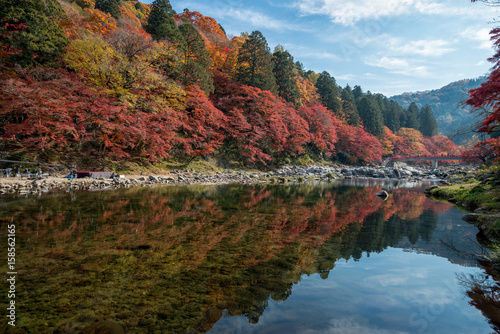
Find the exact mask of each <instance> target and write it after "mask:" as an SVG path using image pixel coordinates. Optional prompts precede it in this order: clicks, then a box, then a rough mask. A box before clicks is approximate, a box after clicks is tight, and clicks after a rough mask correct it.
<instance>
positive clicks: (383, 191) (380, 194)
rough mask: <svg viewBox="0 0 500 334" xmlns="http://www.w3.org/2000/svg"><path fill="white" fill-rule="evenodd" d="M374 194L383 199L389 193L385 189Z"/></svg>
mask: <svg viewBox="0 0 500 334" xmlns="http://www.w3.org/2000/svg"><path fill="white" fill-rule="evenodd" d="M375 196H378V197H380V198H381V199H383V200H384V201H385V200H386V199H387V197H389V193H387V191H385V190H381V191H379V192H378V193H376V194H375Z"/></svg>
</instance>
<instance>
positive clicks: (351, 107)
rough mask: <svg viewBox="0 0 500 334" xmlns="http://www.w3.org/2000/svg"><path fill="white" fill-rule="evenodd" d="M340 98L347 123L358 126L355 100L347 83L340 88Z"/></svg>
mask: <svg viewBox="0 0 500 334" xmlns="http://www.w3.org/2000/svg"><path fill="white" fill-rule="evenodd" d="M340 99H341V100H342V111H343V112H344V115H345V117H346V118H347V124H349V125H353V126H356V127H357V126H359V113H358V108H357V107H356V100H355V98H354V94H353V92H352V90H351V87H350V86H349V85H347V86H345V88H344V89H343V90H342V93H341V94H340Z"/></svg>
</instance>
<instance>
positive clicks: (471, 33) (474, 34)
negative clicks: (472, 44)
mask: <svg viewBox="0 0 500 334" xmlns="http://www.w3.org/2000/svg"><path fill="white" fill-rule="evenodd" d="M460 36H462V37H463V38H465V39H468V40H472V41H476V42H479V43H478V44H477V47H478V48H479V49H484V50H491V48H492V46H493V44H492V42H491V40H490V29H488V28H477V27H469V28H467V29H465V30H464V31H462V32H461V33H460Z"/></svg>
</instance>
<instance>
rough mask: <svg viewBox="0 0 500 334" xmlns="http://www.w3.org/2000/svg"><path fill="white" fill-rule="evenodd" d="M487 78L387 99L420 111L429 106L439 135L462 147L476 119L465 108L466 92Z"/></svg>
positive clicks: (459, 82)
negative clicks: (413, 105) (411, 106)
mask: <svg viewBox="0 0 500 334" xmlns="http://www.w3.org/2000/svg"><path fill="white" fill-rule="evenodd" d="M486 79H487V77H486V76H483V77H479V78H477V79H465V80H460V81H455V82H452V83H450V84H448V85H446V86H444V87H442V88H439V89H434V90H427V91H423V92H416V93H403V94H401V95H395V96H392V97H390V99H391V100H394V101H396V102H397V103H399V104H400V105H402V106H403V107H405V108H408V106H409V105H410V103H412V102H415V103H416V104H417V106H418V107H419V108H422V107H423V106H425V105H426V104H429V105H430V106H431V107H432V110H433V112H434V117H435V118H436V120H437V123H438V127H439V132H441V133H442V134H444V135H445V136H449V137H450V138H451V139H452V140H453V141H454V142H455V143H457V144H461V143H463V142H464V141H466V140H467V139H469V138H470V137H472V134H473V133H471V132H469V133H466V134H461V133H463V132H464V131H466V130H469V129H470V128H471V126H472V125H473V124H475V123H476V122H477V121H478V120H477V117H476V115H474V114H471V113H470V110H471V109H470V107H468V106H465V105H464V103H463V102H464V101H465V100H466V99H467V98H468V96H469V94H468V91H469V90H470V89H474V88H477V87H479V86H480V85H481V83H483V82H485V81H486Z"/></svg>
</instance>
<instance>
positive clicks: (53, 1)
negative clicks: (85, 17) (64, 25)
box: [0, 0, 68, 66]
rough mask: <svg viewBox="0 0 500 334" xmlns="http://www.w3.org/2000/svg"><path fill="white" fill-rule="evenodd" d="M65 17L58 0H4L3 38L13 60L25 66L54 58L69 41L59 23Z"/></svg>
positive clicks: (1, 6)
mask: <svg viewBox="0 0 500 334" xmlns="http://www.w3.org/2000/svg"><path fill="white" fill-rule="evenodd" d="M64 18H65V14H64V11H63V9H62V8H61V5H60V4H59V2H58V1H57V0H46V1H39V0H10V1H6V0H2V2H1V3H0V41H1V42H2V43H5V44H6V45H8V47H9V48H10V49H9V50H8V52H9V54H10V60H12V61H14V62H16V63H19V64H21V65H23V66H32V65H34V64H36V63H39V64H46V63H51V62H54V60H55V59H56V58H58V57H60V56H61V55H62V54H63V52H64V47H65V46H66V45H67V44H68V39H67V38H66V36H65V34H64V32H63V30H62V29H61V28H60V27H59V25H58V23H59V22H61V20H63V19H64Z"/></svg>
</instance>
